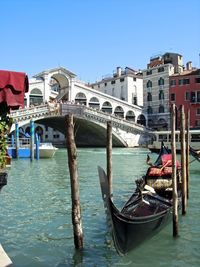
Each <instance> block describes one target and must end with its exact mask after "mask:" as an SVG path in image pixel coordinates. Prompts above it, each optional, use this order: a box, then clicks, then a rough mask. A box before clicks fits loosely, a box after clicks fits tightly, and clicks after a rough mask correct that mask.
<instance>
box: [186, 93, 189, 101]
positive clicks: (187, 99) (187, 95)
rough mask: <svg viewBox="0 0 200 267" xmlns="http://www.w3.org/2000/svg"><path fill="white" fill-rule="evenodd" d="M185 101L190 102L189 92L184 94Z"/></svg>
mask: <svg viewBox="0 0 200 267" xmlns="http://www.w3.org/2000/svg"><path fill="white" fill-rule="evenodd" d="M185 100H186V101H190V92H185Z"/></svg>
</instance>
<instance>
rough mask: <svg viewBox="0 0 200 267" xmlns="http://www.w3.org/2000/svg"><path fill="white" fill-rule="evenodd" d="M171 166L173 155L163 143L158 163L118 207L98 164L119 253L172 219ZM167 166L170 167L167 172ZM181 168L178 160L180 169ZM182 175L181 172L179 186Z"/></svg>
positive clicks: (139, 242) (135, 244) (130, 248)
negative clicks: (122, 205)
mask: <svg viewBox="0 0 200 267" xmlns="http://www.w3.org/2000/svg"><path fill="white" fill-rule="evenodd" d="M163 161H164V162H163ZM170 167H171V154H170V153H169V150H167V148H166V147H165V146H164V145H162V148H161V150H160V154H159V156H158V158H157V160H156V162H155V163H154V164H152V166H151V167H149V168H148V170H147V173H146V175H145V176H143V177H142V178H141V179H139V180H137V181H136V190H135V192H134V193H133V195H132V196H131V197H130V199H129V200H128V201H127V202H126V203H125V205H124V207H123V208H122V209H121V210H118V209H117V207H116V206H115V205H114V203H113V201H112V198H111V196H110V195H109V183H108V179H107V176H106V174H105V172H104V170H103V169H102V168H101V167H98V171H99V178H100V185H101V191H102V198H103V201H104V206H105V209H106V215H107V223H108V225H109V227H110V232H111V234H112V237H113V241H114V245H115V248H116V250H117V252H118V253H119V254H126V253H127V252H129V251H130V250H132V249H134V248H135V247H136V246H138V245H139V244H141V243H142V242H143V241H144V240H146V239H148V238H150V237H152V236H153V235H155V234H156V233H158V232H159V231H160V230H161V229H162V228H163V227H165V226H166V224H167V223H169V222H170V220H171V218H172V216H171V215H172V208H173V207H172V206H173V203H172V190H171V189H172V176H171V175H172V172H171V169H169V168H170ZM165 168H168V169H167V172H166V173H165V171H166V170H164V169H165ZM178 168H179V166H178V163H177V172H179V170H178ZM179 178H180V176H179V175H178V188H180V180H179ZM150 185H152V186H150ZM153 187H154V188H153Z"/></svg>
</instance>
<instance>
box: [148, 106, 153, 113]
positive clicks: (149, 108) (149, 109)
mask: <svg viewBox="0 0 200 267" xmlns="http://www.w3.org/2000/svg"><path fill="white" fill-rule="evenodd" d="M147 113H148V114H153V109H152V107H151V106H148V107H147Z"/></svg>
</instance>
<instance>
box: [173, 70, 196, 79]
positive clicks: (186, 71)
mask: <svg viewBox="0 0 200 267" xmlns="http://www.w3.org/2000/svg"><path fill="white" fill-rule="evenodd" d="M189 75H200V69H196V68H193V69H191V70H184V71H182V72H181V73H174V74H173V75H171V76H170V77H179V76H189Z"/></svg>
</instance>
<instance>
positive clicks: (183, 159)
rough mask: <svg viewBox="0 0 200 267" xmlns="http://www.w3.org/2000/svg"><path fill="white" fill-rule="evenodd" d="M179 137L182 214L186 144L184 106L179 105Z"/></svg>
mask: <svg viewBox="0 0 200 267" xmlns="http://www.w3.org/2000/svg"><path fill="white" fill-rule="evenodd" d="M180 118H181V125H180V126H181V127H180V137H181V179H182V214H183V215H184V214H186V207H187V192H186V190H187V188H186V185H187V183H186V145H185V112H184V106H183V105H181V107H180Z"/></svg>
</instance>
